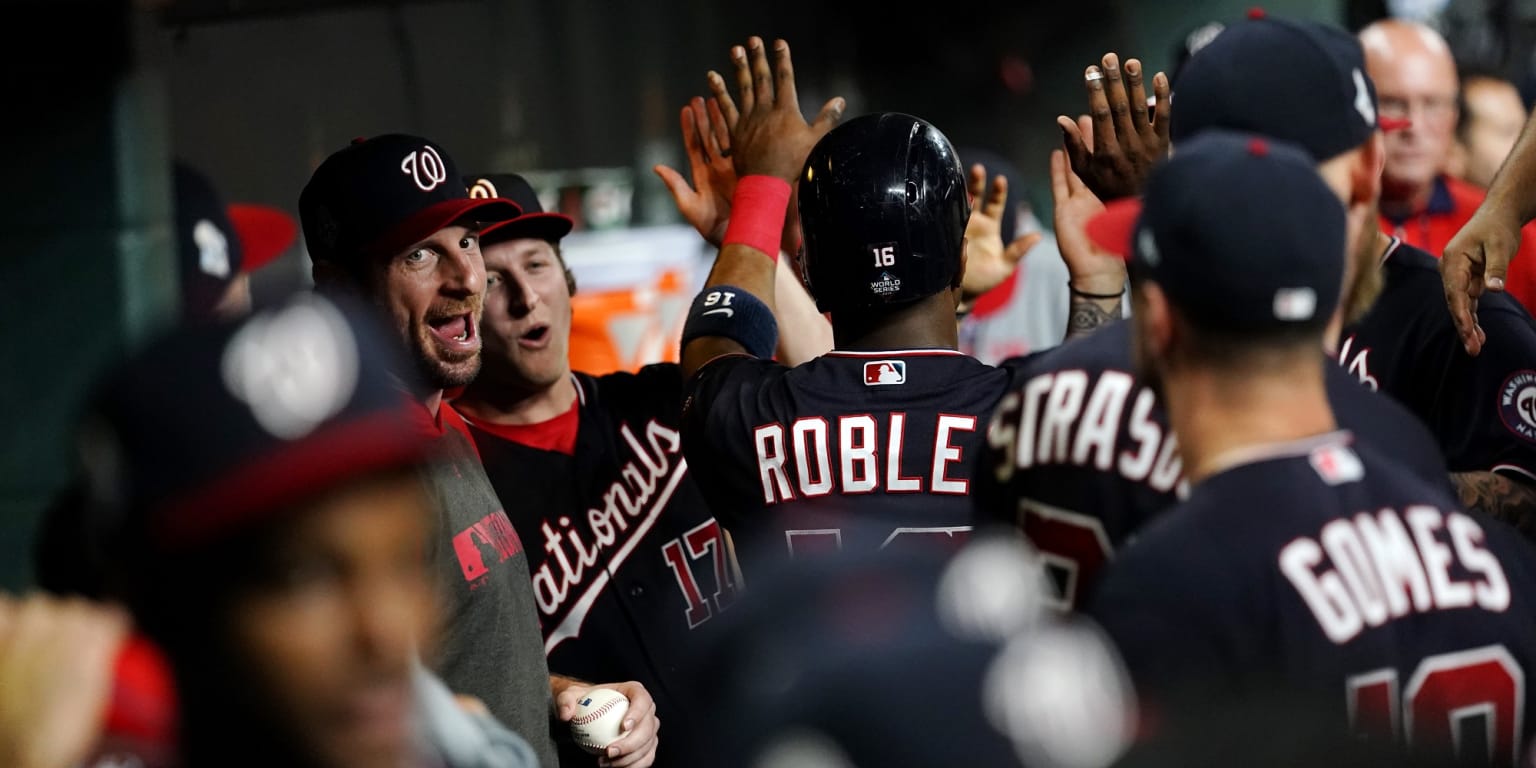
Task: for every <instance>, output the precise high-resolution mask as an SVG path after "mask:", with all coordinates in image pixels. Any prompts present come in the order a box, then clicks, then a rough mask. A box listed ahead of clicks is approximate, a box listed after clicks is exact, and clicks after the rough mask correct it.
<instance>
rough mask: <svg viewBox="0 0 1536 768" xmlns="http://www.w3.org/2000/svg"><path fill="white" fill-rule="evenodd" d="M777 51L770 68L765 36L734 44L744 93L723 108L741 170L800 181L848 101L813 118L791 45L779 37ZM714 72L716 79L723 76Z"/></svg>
mask: <svg viewBox="0 0 1536 768" xmlns="http://www.w3.org/2000/svg"><path fill="white" fill-rule="evenodd" d="M773 50H774V63H773V67H772V68H770V67H769V65H768V55H767V51H766V50H765V49H764V46H763V40H762V38H759V37H753V38H750V39H749V40H748V41H747V47H746V48H742V47H741V46H736V47H734V48H732V49H731V63H732V64H733V65H734V67H735V74H736V90H737V94H738V95H737V99H736V101H735V102H729V101H726V100H722V101H721V104H720V107H721V110H722V113H723V116H724V118H725V120H726V123H727V124H728V125H730V127H731V161H732V162H733V163H734V164H735V166H736V175H737V176H738V177H740V176H753V175H762V176H777V177H778V178H781V179H784V180H785V181H788V182H790V183H794V181H795V180H796V179H797V178H798V177H799V176H800V170H801V166H803V165H804V163H805V158H806V156H807V155H809V154H810V152H811V148H812V147H813V146H815V145H816V142H817V141H819V140H820V139H821V137H822V136H824V135H826V133H827V131H830V130H832V126H834V125H836V124H837V121H838V119H840V118H841V117H842V114H843V108H844V102H843V100H842V98H833V99H832V100H830V101H828V102H827V103H826V105H824V106H823V107H822V108H821V113H820V114H818V115H817V116H816V119H815V120H814V121H812V122H810V123H807V122H806V121H805V116H804V115H803V114H802V113H801V112H800V100H799V96H798V95H797V94H796V92H795V70H794V64H793V62H792V61H791V60H790V55H789V44H788V43H786V42H784V41H783V40H775V41H774V42H773ZM710 74H711V75H712V76H711V78H710V80H711V82H712V83H713V82H714V81H715V80H716V77H717V76H714V73H710ZM722 89H723V86H722Z"/></svg>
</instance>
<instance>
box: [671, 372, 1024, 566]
mask: <svg viewBox="0 0 1536 768" xmlns="http://www.w3.org/2000/svg"><path fill="white" fill-rule="evenodd" d="M1011 381H1012V375H1011V374H1010V372H1009V370H1008V369H1006V368H996V367H993V366H990V365H986V364H984V363H982V362H980V361H978V360H976V359H975V358H972V357H968V356H966V355H962V354H960V353H959V352H955V351H953V350H921V351H891V352H838V351H833V352H829V353H827V354H825V355H823V356H821V357H819V358H817V359H815V360H812V361H810V362H807V363H804V364H802V365H800V366H797V367H795V368H787V367H785V366H783V365H780V364H778V363H775V362H772V361H767V360H759V359H757V358H753V357H749V356H746V355H727V356H723V357H720V358H716V359H715V360H712V361H710V362H709V363H707V364H705V366H704V367H703V368H701V369H700V370H699V372H698V373H697V374H696V375H695V376H694V378H693V379H692V381H690V382H689V386H688V401H687V404H686V405H685V406H684V409H683V434H684V438H685V439H684V449H685V451H686V452H687V455H688V456H689V458H690V461H691V462H692V463H693V465H694V467H695V468H696V472H697V478H698V482H699V487H700V488H701V489H702V490H703V491H704V494H705V498H706V499H707V500H708V501H709V504H710V508H711V509H713V510H714V511H715V514H716V515H717V516H719V518H720V521H721V522H722V523H723V524H725V526H726V527H727V528H728V529H729V530H730V531H731V533H732V535H733V536H734V537H735V540H736V544H737V546H738V553H739V555H740V557H741V558H742V562H743V564H744V565H745V567H746V570H747V575H748V576H749V577H750V576H751V573H752V569H753V568H754V567H756V566H755V565H754V564H748V563H749V561H750V560H751V559H752V558H753V557H761V558H763V559H767V560H778V559H779V558H780V557H781V556H782V555H786V554H787V555H789V556H806V555H814V554H817V553H822V552H828V551H837V550H845V549H846V550H856V551H861V552H871V551H874V550H876V549H880V548H882V547H886V546H896V545H897V544H898V542H899V543H900V545H901V546H907V545H908V544H910V543H915V542H920V543H918V544H917V545H918V546H938V547H944V548H952V547H955V546H958V545H959V544H960V543H962V542H963V541H964V539H965V537H966V536H967V535H969V532H970V529H971V515H970V508H971V506H970V499H969V494H970V491H971V471H972V465H973V463H974V457H975V456H976V452H977V451H978V450H980V448H981V444H982V430H983V429H985V427H986V423H987V418H988V417H989V416H990V415H991V412H992V408H993V407H994V406H995V405H996V403H997V400H998V398H999V397H1001V396H1002V394H1003V392H1004V391H1005V390H1006V389H1007V387H1008V385H1009V383H1010V382H1011ZM780 562H782V560H780Z"/></svg>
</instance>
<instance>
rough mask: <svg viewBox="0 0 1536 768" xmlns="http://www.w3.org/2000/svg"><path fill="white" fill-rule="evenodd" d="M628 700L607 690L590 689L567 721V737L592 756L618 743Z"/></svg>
mask: <svg viewBox="0 0 1536 768" xmlns="http://www.w3.org/2000/svg"><path fill="white" fill-rule="evenodd" d="M627 712H629V699H627V698H625V697H624V694H622V693H619V692H618V691H615V690H611V689H609V688H593V689H592V690H590V691H588V692H587V695H586V696H583V697H581V700H580V701H578V702H576V716H575V717H573V718H571V736H572V738H574V739H575V740H576V745H577V746H579V747H581V748H582V749H584V750H586V751H588V752H590V753H592V754H594V755H599V754H602V752H603V750H604V749H606V748H607V747H608V745H609V744H612V743H613V742H615V741H618V740H619V735H620V734H619V731H620V729H621V728H623V727H624V715H625V713H627Z"/></svg>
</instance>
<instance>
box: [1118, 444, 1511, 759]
mask: <svg viewBox="0 0 1536 768" xmlns="http://www.w3.org/2000/svg"><path fill="white" fill-rule="evenodd" d="M1533 557H1536V555H1533V553H1532V552H1531V550H1530V549H1529V547H1528V545H1526V544H1525V543H1524V541H1523V540H1521V539H1520V538H1519V534H1517V533H1516V532H1515V531H1514V530H1513V529H1511V528H1509V527H1507V526H1505V525H1504V524H1502V523H1500V522H1498V521H1496V520H1493V519H1491V518H1488V517H1486V516H1483V515H1481V514H1478V513H1467V512H1461V511H1458V510H1457V504H1456V502H1455V500H1454V498H1453V497H1452V496H1451V495H1450V494H1449V493H1448V492H1447V491H1445V490H1444V489H1442V488H1440V487H1437V486H1431V485H1429V484H1427V483H1424V482H1421V481H1420V480H1418V479H1417V478H1416V477H1414V476H1413V474H1412V473H1411V472H1409V471H1407V470H1406V469H1404V468H1403V467H1401V465H1398V464H1396V463H1395V462H1392V461H1391V460H1389V459H1387V458H1386V457H1385V456H1383V455H1382V454H1380V453H1379V452H1377V451H1375V450H1374V449H1373V448H1372V447H1371V446H1369V445H1365V444H1361V443H1356V444H1354V445H1351V440H1350V435H1349V434H1348V433H1347V432H1334V433H1330V434H1326V435H1321V436H1317V437H1314V438H1310V439H1307V440H1301V441H1296V442H1291V443H1285V444H1279V445H1270V446H1264V447H1262V448H1259V449H1256V450H1251V451H1245V452H1244V457H1243V459H1242V460H1241V462H1239V463H1234V464H1230V465H1228V466H1226V468H1224V469H1223V470H1221V471H1219V472H1218V473H1217V474H1215V475H1213V476H1211V477H1209V478H1207V479H1206V480H1205V481H1204V482H1202V483H1200V484H1199V485H1198V486H1197V487H1196V488H1194V489H1193V491H1192V492H1191V493H1190V496H1189V498H1188V500H1187V501H1185V502H1184V503H1182V504H1180V505H1178V506H1177V507H1175V508H1174V509H1172V510H1170V511H1169V512H1168V513H1167V514H1165V515H1163V516H1162V517H1160V518H1159V519H1158V520H1157V521H1155V522H1153V523H1152V524H1151V525H1150V526H1148V528H1147V529H1146V530H1145V531H1144V532H1143V533H1142V534H1141V535H1140V536H1139V537H1138V538H1137V540H1136V541H1134V542H1132V543H1131V544H1130V545H1129V546H1127V547H1126V548H1125V549H1124V550H1123V551H1122V552H1120V553H1119V556H1118V557H1117V558H1116V560H1115V562H1114V563H1113V564H1112V565H1110V567H1109V568H1108V569H1107V570H1106V572H1105V574H1104V576H1103V578H1102V581H1101V582H1100V584H1099V588H1098V590H1097V592H1096V593H1095V595H1094V597H1093V598H1092V600H1091V602H1090V603H1089V613H1090V614H1091V615H1093V617H1094V618H1095V619H1097V620H1098V621H1099V622H1100V623H1101V624H1102V625H1103V627H1104V628H1105V630H1106V631H1107V632H1108V634H1109V635H1110V637H1111V638H1112V639H1113V640H1114V641H1115V643H1116V645H1117V647H1118V648H1119V649H1120V651H1121V654H1122V656H1123V657H1124V660H1125V662H1126V666H1127V668H1128V669H1129V671H1130V673H1131V676H1132V679H1133V681H1134V682H1135V684H1136V687H1137V690H1138V695H1139V696H1140V698H1142V700H1143V701H1144V704H1145V706H1147V707H1148V708H1149V709H1150V714H1151V716H1152V719H1153V720H1160V721H1163V722H1169V721H1178V720H1180V719H1181V718H1183V717H1185V716H1190V717H1195V718H1198V717H1199V716H1200V714H1199V713H1200V711H1201V710H1207V711H1208V710H1209V709H1210V708H1212V707H1222V706H1225V705H1227V704H1236V703H1239V702H1243V703H1246V702H1251V701H1262V700H1271V699H1273V700H1275V701H1288V702H1297V703H1301V704H1303V705H1304V709H1306V710H1309V711H1313V712H1319V713H1331V714H1329V716H1330V717H1333V718H1335V720H1334V722H1336V723H1337V724H1338V727H1340V728H1344V727H1349V728H1350V729H1352V730H1353V731H1355V732H1357V733H1360V734H1362V735H1366V736H1376V737H1380V738H1383V739H1385V738H1391V737H1392V736H1396V737H1398V738H1402V739H1405V740H1406V741H1407V743H1409V744H1411V745H1413V746H1414V747H1415V748H1420V747H1424V748H1435V747H1443V746H1448V745H1451V744H1459V745H1460V748H1461V749H1462V750H1463V751H1464V754H1465V755H1466V756H1468V757H1472V758H1473V759H1475V760H1476V762H1480V763H1485V762H1487V761H1488V758H1489V757H1492V758H1493V762H1495V763H1497V764H1505V765H1508V764H1513V763H1515V762H1517V761H1516V759H1515V758H1516V755H1517V754H1519V750H1520V745H1521V744H1522V743H1525V741H1526V739H1527V737H1528V735H1529V733H1530V731H1531V729H1532V726H1533V724H1536V721H1533V720H1532V719H1531V718H1530V717H1529V716H1527V715H1526V714H1525V713H1527V712H1530V711H1531V705H1532V704H1533V703H1536V702H1532V701H1531V696H1530V689H1528V688H1527V686H1526V683H1525V680H1526V678H1527V676H1528V675H1530V674H1531V673H1532V672H1536V666H1533V665H1536V613H1533V612H1536V605H1533V604H1532V601H1531V596H1532V595H1536V561H1533ZM1191 706H1193V709H1189V708H1188V707H1191Z"/></svg>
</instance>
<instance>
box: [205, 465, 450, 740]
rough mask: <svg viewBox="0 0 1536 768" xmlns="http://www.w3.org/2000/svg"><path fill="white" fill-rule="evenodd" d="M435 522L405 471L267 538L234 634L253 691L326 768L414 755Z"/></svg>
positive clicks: (351, 489)
mask: <svg viewBox="0 0 1536 768" xmlns="http://www.w3.org/2000/svg"><path fill="white" fill-rule="evenodd" d="M429 520H431V516H430V514H429V502H428V499H427V497H426V495H425V494H424V492H423V490H422V488H421V485H420V482H419V481H418V480H416V478H415V475H414V474H412V473H410V472H397V473H389V474H385V475H375V476H373V477H371V478H367V479H364V480H361V481H358V482H356V483H353V484H350V485H347V486H343V487H342V488H340V489H338V490H335V491H333V492H331V493H329V494H328V495H326V496H323V497H321V498H320V499H318V500H316V501H313V502H311V503H310V504H309V505H308V506H307V508H305V509H303V510H300V511H296V512H294V513H293V514H291V515H288V516H287V517H286V518H285V519H284V520H282V521H280V522H279V523H277V524H275V525H274V526H272V527H270V528H269V529H268V530H266V531H264V532H263V533H262V534H260V539H259V543H258V544H257V555H256V558H255V563H256V566H255V571H256V572H255V573H254V574H252V575H251V578H250V579H249V580H247V582H246V586H244V587H242V588H241V589H240V590H239V592H238V593H237V594H236V595H234V596H233V597H232V600H231V602H230V603H229V611H228V613H227V614H226V615H227V617H228V618H227V621H226V624H225V637H226V640H227V643H228V648H229V651H230V655H231V658H232V660H233V661H234V663H236V664H238V665H239V669H240V672H239V675H238V676H239V677H240V678H241V679H243V680H244V681H245V682H244V684H245V685H246V686H248V687H249V688H250V690H249V691H242V694H247V695H249V696H250V697H251V699H253V700H254V701H253V702H252V703H253V704H255V705H256V706H257V707H259V709H260V710H262V711H265V712H266V713H268V715H269V717H270V724H271V725H272V726H273V727H274V728H276V729H277V730H278V731H279V732H280V733H279V734H275V735H285V736H286V737H287V738H286V739H285V740H286V741H288V742H289V743H290V744H291V747H292V748H293V750H294V751H295V752H297V753H298V754H299V755H302V756H304V757H306V758H308V759H309V760H311V761H313V763H314V764H316V765H321V766H397V765H404V764H406V761H407V758H408V756H409V755H410V754H411V747H412V742H411V739H412V735H413V731H412V725H413V724H412V720H411V707H410V704H411V688H410V671H411V666H412V662H413V660H414V659H415V658H416V653H417V644H418V643H419V642H422V641H424V640H426V639H427V638H426V633H427V632H428V631H429V628H430V626H431V622H432V610H433V602H432V597H431V587H430V584H429V581H428V575H427V571H426V559H425V554H424V553H425V546H426V540H427V536H428V532H429V531H428V524H429ZM253 737H257V735H256V734H253ZM231 748H238V745H231Z"/></svg>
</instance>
